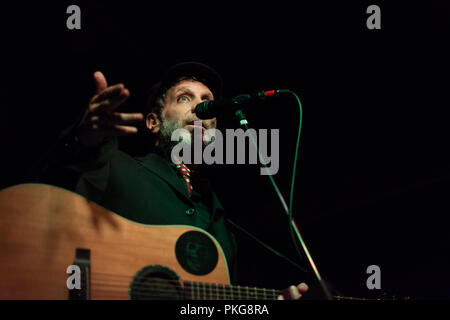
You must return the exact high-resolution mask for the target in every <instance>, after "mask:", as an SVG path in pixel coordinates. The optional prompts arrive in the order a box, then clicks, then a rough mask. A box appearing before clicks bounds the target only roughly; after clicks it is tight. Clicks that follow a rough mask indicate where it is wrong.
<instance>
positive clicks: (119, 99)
mask: <svg viewBox="0 0 450 320" xmlns="http://www.w3.org/2000/svg"><path fill="white" fill-rule="evenodd" d="M129 96H130V91H128V89H125V88H124V87H123V85H117V87H116V86H113V87H109V88H107V89H106V90H105V91H103V92H102V93H101V94H100V95H98V96H96V97H94V99H92V101H91V105H90V110H91V113H92V114H94V115H95V114H99V113H102V112H104V111H106V110H107V111H112V110H114V109H115V108H117V107H118V106H119V105H121V104H122V103H124V102H125V100H127V99H128V97H129Z"/></svg>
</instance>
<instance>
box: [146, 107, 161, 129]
mask: <svg viewBox="0 0 450 320" xmlns="http://www.w3.org/2000/svg"><path fill="white" fill-rule="evenodd" d="M145 125H146V126H147V128H148V130H150V131H151V132H152V133H153V134H156V133H158V132H159V130H160V129H161V120H159V117H158V115H157V114H156V113H154V112H150V113H149V114H147V117H146V118H145Z"/></svg>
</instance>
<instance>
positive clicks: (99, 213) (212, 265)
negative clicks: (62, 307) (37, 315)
mask: <svg viewBox="0 0 450 320" xmlns="http://www.w3.org/2000/svg"><path fill="white" fill-rule="evenodd" d="M199 237H200V238H201V239H203V240H202V241H206V242H207V244H205V246H206V247H208V245H209V246H210V247H211V246H212V247H213V248H214V249H213V251H214V250H216V254H214V253H212V254H206V256H208V257H210V258H208V259H209V261H208V263H207V264H209V266H208V267H207V268H206V269H204V268H203V269H202V268H199V267H198V265H197V264H198V263H200V262H199V261H200V260H201V259H204V257H205V252H204V251H202V250H204V247H205V246H200V247H196V244H195V241H194V240H195V239H197V238H199ZM211 244H212V245H211ZM77 249H78V250H80V249H82V250H81V251H83V252H88V253H89V255H88V268H87V269H86V270H87V271H86V273H85V274H84V276H85V278H83V279H84V280H85V281H86V282H83V284H88V286H89V287H88V291H89V292H88V296H87V298H89V299H129V298H130V296H132V294H131V293H130V292H133V290H135V291H136V292H137V291H139V287H140V286H141V285H142V283H140V284H139V283H137V284H136V279H139V271H142V270H143V269H145V268H148V267H149V266H155V265H157V266H165V267H166V268H169V269H170V270H171V272H172V274H176V275H177V276H178V277H179V278H181V279H183V280H188V281H201V282H212V283H216V284H228V283H229V276H228V270H227V264H226V260H225V257H224V254H223V251H222V249H221V248H220V245H219V244H218V242H217V241H216V240H215V239H214V238H213V237H212V236H211V235H209V234H208V233H206V232H205V231H203V230H201V229H198V228H195V227H190V226H155V225H143V224H138V223H135V222H132V221H130V220H127V219H125V218H123V217H121V216H119V215H117V214H115V213H113V212H110V211H108V210H106V209H104V208H102V207H100V206H99V205H97V204H95V203H93V202H89V201H88V200H86V199H85V198H83V197H81V196H79V195H77V194H75V193H72V192H69V191H66V190H64V189H61V188H57V187H53V186H48V185H39V184H24V185H18V186H14V187H10V188H7V189H4V190H2V191H1V192H0V275H1V278H0V299H68V297H69V289H68V283H67V282H68V278H69V277H71V275H72V274H75V273H72V272H68V270H67V268H68V267H69V266H71V265H74V261H75V259H76V252H77ZM210 249H211V248H210ZM211 257H212V258H211ZM78 258H80V259H81V260H80V261H83V259H84V258H85V256H84V257H78ZM196 259H197V260H198V259H200V260H198V261H197V260H196ZM201 262H202V263H203V262H204V261H201ZM162 269H165V268H162ZM140 274H141V275H142V272H141V273H140ZM86 277H87V279H86ZM133 281H134V282H133ZM132 283H134V284H135V286H134V287H133V285H132ZM177 283H178V282H177ZM163 298H164V297H163Z"/></svg>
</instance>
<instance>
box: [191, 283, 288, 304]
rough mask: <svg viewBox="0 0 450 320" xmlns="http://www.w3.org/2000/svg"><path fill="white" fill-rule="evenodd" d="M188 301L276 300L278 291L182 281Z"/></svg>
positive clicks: (279, 292)
mask: <svg viewBox="0 0 450 320" xmlns="http://www.w3.org/2000/svg"><path fill="white" fill-rule="evenodd" d="M183 290H184V295H185V298H186V299H188V300H276V299H277V297H278V295H280V294H281V291H280V290H276V289H264V288H255V287H246V286H233V285H226V284H216V283H203V282H193V281H183Z"/></svg>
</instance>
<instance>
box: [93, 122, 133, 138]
mask: <svg viewBox="0 0 450 320" xmlns="http://www.w3.org/2000/svg"><path fill="white" fill-rule="evenodd" d="M137 132H138V129H137V128H136V127H133V126H121V125H118V124H114V125H112V126H111V127H110V128H109V129H105V130H102V133H103V135H104V136H105V137H107V136H128V135H133V134H136V133H137Z"/></svg>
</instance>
